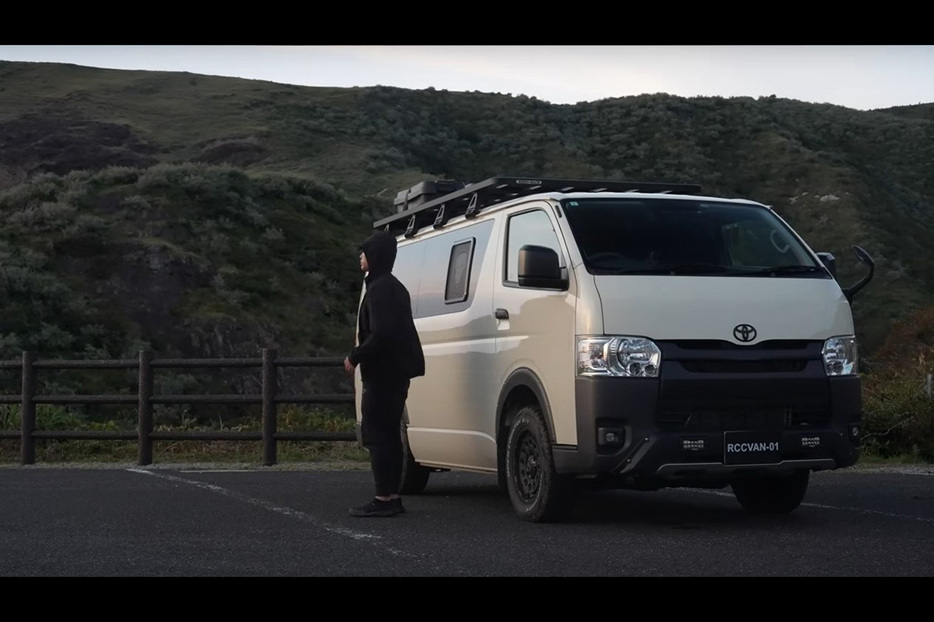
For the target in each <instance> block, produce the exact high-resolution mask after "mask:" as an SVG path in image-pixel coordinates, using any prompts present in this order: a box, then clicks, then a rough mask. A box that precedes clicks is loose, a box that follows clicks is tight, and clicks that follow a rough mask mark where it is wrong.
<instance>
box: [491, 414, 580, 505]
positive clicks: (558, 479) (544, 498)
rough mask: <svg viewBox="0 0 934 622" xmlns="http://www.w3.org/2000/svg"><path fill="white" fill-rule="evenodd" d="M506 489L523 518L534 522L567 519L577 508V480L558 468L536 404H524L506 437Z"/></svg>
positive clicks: (546, 430)
mask: <svg viewBox="0 0 934 622" xmlns="http://www.w3.org/2000/svg"><path fill="white" fill-rule="evenodd" d="M506 489H507V491H508V492H509V500H510V501H511V502H512V506H513V509H514V510H515V512H516V514H518V515H519V518H521V519H522V520H526V521H529V522H533V523H547V522H554V521H558V520H561V519H564V518H567V517H568V516H569V515H570V513H571V511H572V510H573V509H574V501H575V496H576V487H575V485H574V482H573V480H571V479H570V478H568V477H567V476H564V475H561V474H559V473H557V472H556V471H555V467H554V460H553V459H552V456H551V440H550V438H549V436H548V429H547V428H546V427H545V422H544V421H543V419H542V415H541V411H540V410H539V409H538V408H537V407H535V406H523V407H522V408H520V409H519V410H518V411H516V415H515V417H514V418H513V421H512V427H511V428H510V429H509V436H508V438H507V440H506Z"/></svg>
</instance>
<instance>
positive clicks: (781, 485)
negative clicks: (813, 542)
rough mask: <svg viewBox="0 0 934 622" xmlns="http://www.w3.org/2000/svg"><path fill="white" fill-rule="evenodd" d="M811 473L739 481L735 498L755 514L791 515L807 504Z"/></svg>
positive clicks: (734, 489) (803, 472) (734, 492)
mask: <svg viewBox="0 0 934 622" xmlns="http://www.w3.org/2000/svg"><path fill="white" fill-rule="evenodd" d="M809 477H810V471H797V472H795V473H793V474H791V475H783V476H780V477H756V478H750V479H737V480H735V481H734V482H733V485H732V487H733V495H734V496H735V497H736V500H737V501H739V504H740V505H741V506H743V509H745V510H746V511H747V512H749V513H751V514H787V513H788V512H791V511H793V510H794V509H795V508H797V507H798V506H799V505H801V501H802V500H804V495H805V493H806V492H807V489H808V479H809Z"/></svg>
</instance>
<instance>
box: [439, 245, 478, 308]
mask: <svg viewBox="0 0 934 622" xmlns="http://www.w3.org/2000/svg"><path fill="white" fill-rule="evenodd" d="M473 248H474V239H473V238H470V239H469V240H465V241H464V242H459V243H458V244H455V245H454V246H452V247H451V259H450V261H449V262H448V278H447V283H446V284H445V286H444V303H445V304H450V303H452V302H463V301H464V300H467V293H468V292H467V284H468V283H470V264H471V259H473Z"/></svg>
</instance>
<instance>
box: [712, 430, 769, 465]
mask: <svg viewBox="0 0 934 622" xmlns="http://www.w3.org/2000/svg"><path fill="white" fill-rule="evenodd" d="M780 440H781V434H780V433H779V432H773V431H764V430H756V431H742V432H724V433H723V464H762V463H775V462H778V461H779V460H781V446H780Z"/></svg>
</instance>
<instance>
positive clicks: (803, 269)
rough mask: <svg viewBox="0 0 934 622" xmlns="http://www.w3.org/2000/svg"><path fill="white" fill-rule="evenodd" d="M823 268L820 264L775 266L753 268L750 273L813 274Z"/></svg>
mask: <svg viewBox="0 0 934 622" xmlns="http://www.w3.org/2000/svg"><path fill="white" fill-rule="evenodd" d="M822 270H823V268H821V267H820V266H773V267H771V268H760V269H758V270H751V271H749V272H748V274H776V275H779V274H811V273H814V272H820V271H822Z"/></svg>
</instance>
